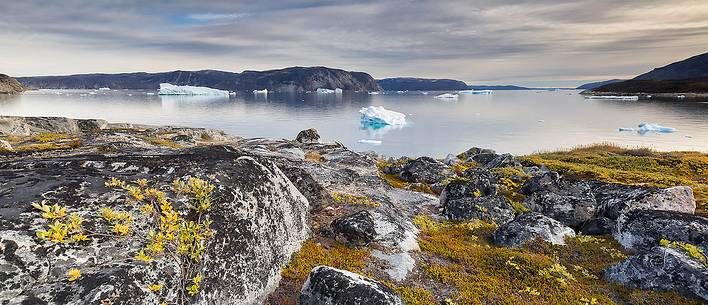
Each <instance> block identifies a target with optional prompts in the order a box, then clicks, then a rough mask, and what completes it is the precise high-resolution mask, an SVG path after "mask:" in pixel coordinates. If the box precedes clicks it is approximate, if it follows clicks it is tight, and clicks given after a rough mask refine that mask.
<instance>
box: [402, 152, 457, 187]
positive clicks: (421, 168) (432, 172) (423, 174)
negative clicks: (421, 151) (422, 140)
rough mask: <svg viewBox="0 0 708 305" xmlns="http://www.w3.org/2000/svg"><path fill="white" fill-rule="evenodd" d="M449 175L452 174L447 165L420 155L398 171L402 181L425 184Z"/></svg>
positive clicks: (436, 181)
mask: <svg viewBox="0 0 708 305" xmlns="http://www.w3.org/2000/svg"><path fill="white" fill-rule="evenodd" d="M449 176H452V171H450V169H449V168H448V166H447V165H445V163H442V162H440V161H438V160H435V159H433V158H430V157H420V158H417V159H414V160H410V161H408V163H406V165H405V166H403V169H401V172H400V173H399V177H400V178H401V180H403V181H406V182H413V183H416V182H421V183H427V184H435V183H438V182H440V181H442V180H443V179H445V178H447V177H449Z"/></svg>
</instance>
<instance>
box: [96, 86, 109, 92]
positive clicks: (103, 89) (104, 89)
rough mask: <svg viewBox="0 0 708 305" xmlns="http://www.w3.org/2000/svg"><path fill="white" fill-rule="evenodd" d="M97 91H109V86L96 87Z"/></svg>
mask: <svg viewBox="0 0 708 305" xmlns="http://www.w3.org/2000/svg"><path fill="white" fill-rule="evenodd" d="M98 90H99V91H109V90H111V88H108V87H103V88H98Z"/></svg>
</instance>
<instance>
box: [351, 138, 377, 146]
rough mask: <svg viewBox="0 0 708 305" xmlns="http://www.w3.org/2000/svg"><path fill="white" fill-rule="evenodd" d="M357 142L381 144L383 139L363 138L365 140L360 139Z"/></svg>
mask: <svg viewBox="0 0 708 305" xmlns="http://www.w3.org/2000/svg"><path fill="white" fill-rule="evenodd" d="M357 142H359V143H361V144H371V145H381V141H379V140H371V139H363V140H359V141H357Z"/></svg>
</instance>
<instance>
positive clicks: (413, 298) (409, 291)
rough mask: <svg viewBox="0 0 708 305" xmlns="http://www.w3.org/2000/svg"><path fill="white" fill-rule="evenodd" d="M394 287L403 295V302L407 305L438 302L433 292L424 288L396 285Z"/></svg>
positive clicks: (425, 304) (423, 304)
mask: <svg viewBox="0 0 708 305" xmlns="http://www.w3.org/2000/svg"><path fill="white" fill-rule="evenodd" d="M393 289H394V290H396V292H398V293H399V294H400V295H401V299H403V303H405V304H406V305H432V304H438V302H437V301H436V300H435V297H434V296H433V294H432V293H431V292H430V291H428V290H425V289H423V288H420V287H405V286H397V287H396V286H394V287H393Z"/></svg>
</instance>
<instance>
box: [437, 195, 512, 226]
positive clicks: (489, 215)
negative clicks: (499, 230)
mask: <svg viewBox="0 0 708 305" xmlns="http://www.w3.org/2000/svg"><path fill="white" fill-rule="evenodd" d="M442 208H443V215H445V216H447V218H449V219H452V220H471V219H480V220H484V221H486V222H495V223H496V224H505V223H507V222H510V221H512V220H513V219H514V208H513V207H512V206H511V204H510V203H509V201H508V200H507V199H506V198H504V197H502V196H496V195H494V196H485V197H466V198H460V199H455V200H446V201H445V204H443V206H442Z"/></svg>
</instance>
